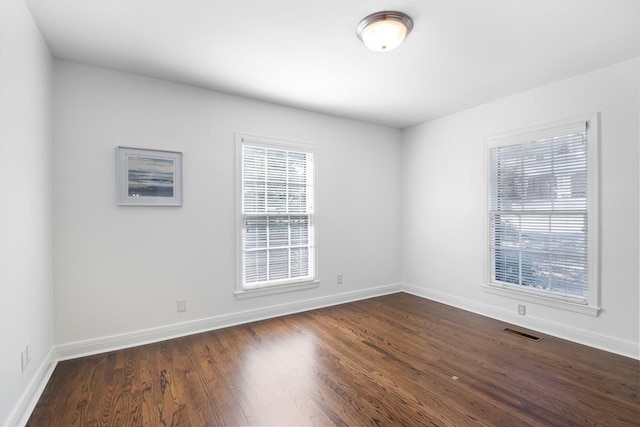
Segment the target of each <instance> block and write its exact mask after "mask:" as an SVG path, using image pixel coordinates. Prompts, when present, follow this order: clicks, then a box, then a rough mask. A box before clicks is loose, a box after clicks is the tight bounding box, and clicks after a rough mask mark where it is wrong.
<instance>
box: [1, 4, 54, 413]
mask: <svg viewBox="0 0 640 427" xmlns="http://www.w3.org/2000/svg"><path fill="white" fill-rule="evenodd" d="M51 70H52V59H51V55H50V54H49V51H48V49H47V47H46V45H45V43H44V41H43V39H42V37H41V36H40V32H39V30H38V28H37V27H36V25H35V23H34V21H33V19H32V17H31V14H30V12H29V10H28V9H27V7H26V5H25V3H24V1H23V0H2V1H1V2H0V288H1V292H2V297H1V301H2V309H1V310H0V325H1V327H0V334H2V336H1V338H0V343H1V344H0V382H1V383H0V425H6V424H9V423H14V422H20V421H19V418H20V416H21V415H24V413H28V412H30V409H29V408H25V405H28V400H29V397H30V396H31V395H32V394H33V388H34V387H36V385H37V384H38V383H39V379H40V378H41V377H42V375H43V373H44V372H45V371H46V370H47V368H48V366H49V365H50V363H51V361H52V358H53V352H52V350H53V299H52V298H53V297H52V295H53V289H52V267H51V262H52V253H51V251H52V243H51V238H52V226H51V193H52V190H51V103H52V79H51ZM27 344H31V347H32V355H33V356H32V360H31V363H30V364H29V365H28V366H27V369H26V370H25V371H24V372H22V371H21V364H20V353H21V352H22V351H23V350H24V346H25V345H27Z"/></svg>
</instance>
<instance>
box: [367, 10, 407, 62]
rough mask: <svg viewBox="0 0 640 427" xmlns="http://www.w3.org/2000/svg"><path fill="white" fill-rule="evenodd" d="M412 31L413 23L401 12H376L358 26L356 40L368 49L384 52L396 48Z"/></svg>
mask: <svg viewBox="0 0 640 427" xmlns="http://www.w3.org/2000/svg"><path fill="white" fill-rule="evenodd" d="M412 29H413V21H412V20H411V18H410V17H409V16H407V15H405V14H404V13H402V12H394V11H390V10H387V11H384V12H376V13H372V14H371V15H369V16H367V17H365V18H364V19H363V20H362V21H360V24H358V31H357V34H358V38H359V39H360V40H362V43H364V45H365V46H366V47H368V48H369V49H371V50H373V51H376V52H386V51H388V50H391V49H394V48H396V47H398V45H399V44H400V43H402V40H404V38H405V37H406V36H407V35H408V34H409V33H410V32H411V30H412Z"/></svg>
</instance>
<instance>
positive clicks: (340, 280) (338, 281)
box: [336, 274, 342, 285]
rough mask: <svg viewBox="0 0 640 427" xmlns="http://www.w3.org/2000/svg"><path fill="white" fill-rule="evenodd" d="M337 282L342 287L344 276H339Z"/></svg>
mask: <svg viewBox="0 0 640 427" xmlns="http://www.w3.org/2000/svg"><path fill="white" fill-rule="evenodd" d="M336 282H337V283H338V285H342V274H338V278H337V280H336Z"/></svg>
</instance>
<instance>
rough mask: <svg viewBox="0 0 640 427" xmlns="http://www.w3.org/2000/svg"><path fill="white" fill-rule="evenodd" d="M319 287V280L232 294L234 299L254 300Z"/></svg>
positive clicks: (245, 290) (239, 291)
mask: <svg viewBox="0 0 640 427" xmlns="http://www.w3.org/2000/svg"><path fill="white" fill-rule="evenodd" d="M319 285H320V281H319V280H314V281H311V282H301V283H290V284H287V285H277V286H267V287H264V288H256V289H243V290H238V291H235V292H234V293H233V294H234V296H235V297H236V299H245V298H254V297H261V296H266V295H275V294H282V293H286V292H295V291H302V290H305V289H312V288H317V287H318V286H319Z"/></svg>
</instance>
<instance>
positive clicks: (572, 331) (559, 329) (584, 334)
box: [402, 283, 640, 359]
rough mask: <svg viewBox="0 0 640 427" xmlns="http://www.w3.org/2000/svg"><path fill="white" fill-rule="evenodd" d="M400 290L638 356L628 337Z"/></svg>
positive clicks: (408, 288)
mask: <svg viewBox="0 0 640 427" xmlns="http://www.w3.org/2000/svg"><path fill="white" fill-rule="evenodd" d="M402 290H403V291H404V292H406V293H409V294H412V295H416V296H419V297H422V298H426V299H429V300H433V301H437V302H441V303H443V304H447V305H450V306H453V307H457V308H461V309H463V310H466V311H470V312H473V313H476V314H480V315H482V316H487V317H491V318H492V319H496V320H500V321H503V322H507V323H511V324H514V325H517V326H521V327H523V328H527V329H532V330H535V331H538V332H542V333H544V334H547V335H552V336H554V337H558V338H562V339H565V340H568V341H573V342H576V343H579V344H584V345H587V346H589V347H594V348H598V349H600V350H604V351H608V352H610V353H616V354H620V355H622V356H626V357H631V358H633V359H640V345H638V344H637V343H634V342H631V341H624V340H620V339H617V338H612V337H609V336H606V335H602V334H598V333H595V332H590V331H585V330H583V329H578V328H574V327H571V326H566V325H561V324H557V323H554V322H550V321H548V320H545V319H540V318H536V317H531V316H526V317H524V316H520V315H518V314H514V313H512V312H510V311H507V310H505V309H502V308H498V307H495V306H492V305H487V304H481V303H478V302H476V301H471V300H468V299H466V298H460V297H457V296H453V295H449V294H445V293H442V292H437V291H433V290H430V289H426V288H423V287H420V286H415V285H411V284H407V283H405V284H403V286H402Z"/></svg>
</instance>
